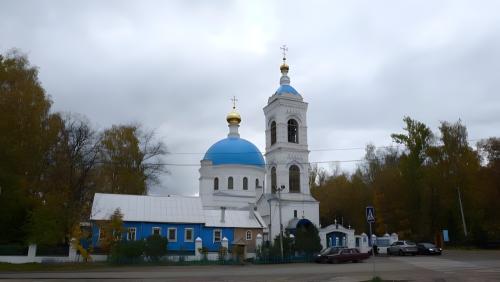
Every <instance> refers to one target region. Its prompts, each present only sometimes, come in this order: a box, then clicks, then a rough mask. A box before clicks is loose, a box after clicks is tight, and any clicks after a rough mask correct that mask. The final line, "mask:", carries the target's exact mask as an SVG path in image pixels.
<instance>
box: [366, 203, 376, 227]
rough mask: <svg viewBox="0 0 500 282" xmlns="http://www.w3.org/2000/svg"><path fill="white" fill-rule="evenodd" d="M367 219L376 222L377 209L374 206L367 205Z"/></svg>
mask: <svg viewBox="0 0 500 282" xmlns="http://www.w3.org/2000/svg"><path fill="white" fill-rule="evenodd" d="M366 221H368V222H370V223H373V222H375V209H374V208H373V207H372V206H368V207H366Z"/></svg>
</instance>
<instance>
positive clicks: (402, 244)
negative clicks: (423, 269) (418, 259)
mask: <svg viewBox="0 0 500 282" xmlns="http://www.w3.org/2000/svg"><path fill="white" fill-rule="evenodd" d="M417 252H418V248H417V245H416V244H415V243H413V242H411V241H405V240H401V241H396V242H394V243H392V244H391V245H390V246H389V248H387V255H388V256H390V255H400V256H404V255H407V254H410V255H412V256H414V255H416V254H417Z"/></svg>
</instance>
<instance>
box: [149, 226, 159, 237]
mask: <svg viewBox="0 0 500 282" xmlns="http://www.w3.org/2000/svg"><path fill="white" fill-rule="evenodd" d="M155 229H158V231H159V232H158V235H160V236H161V227H160V226H153V228H151V235H155Z"/></svg>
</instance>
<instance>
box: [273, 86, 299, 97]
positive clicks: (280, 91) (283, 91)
mask: <svg viewBox="0 0 500 282" xmlns="http://www.w3.org/2000/svg"><path fill="white" fill-rule="evenodd" d="M274 94H277V95H281V94H293V95H299V96H300V94H299V92H297V90H295V88H293V87H292V86H290V85H280V87H279V88H278V90H276V93H274Z"/></svg>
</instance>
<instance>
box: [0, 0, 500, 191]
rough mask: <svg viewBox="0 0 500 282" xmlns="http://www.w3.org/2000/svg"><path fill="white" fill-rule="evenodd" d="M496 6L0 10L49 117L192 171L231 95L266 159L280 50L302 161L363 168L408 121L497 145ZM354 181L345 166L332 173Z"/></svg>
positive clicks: (1, 41)
mask: <svg viewBox="0 0 500 282" xmlns="http://www.w3.org/2000/svg"><path fill="white" fill-rule="evenodd" d="M498 10H500V4H499V3H498V2H495V1H481V2H472V1H437V2H436V1H404V2H399V1H377V2H376V3H375V2H370V1H349V2H332V1H315V2H312V3H311V2H307V1H276V2H271V1H252V2H243V1H217V2H213V1H211V2H205V1H140V2H139V1H138V2H132V1H105V2H103V1H81V2H77V1H70V2H68V1H3V2H2V9H0V51H2V52H4V51H6V50H8V49H9V48H12V47H17V48H20V49H21V50H23V51H25V52H27V53H28V55H29V57H30V60H31V62H32V63H33V64H35V65H38V66H39V67H40V79H41V81H42V83H43V85H44V87H45V88H46V90H47V92H48V93H49V94H50V95H51V96H52V98H53V100H54V109H55V110H60V111H71V112H78V113H81V114H84V115H86V116H87V117H88V118H89V119H90V120H91V121H92V122H94V123H96V124H98V126H99V127H100V128H105V127H108V126H111V125H112V124H116V123H130V122H140V123H142V124H144V126H145V127H147V128H152V129H156V130H157V133H158V137H160V138H162V140H164V142H165V143H166V144H167V146H168V149H169V150H170V151H171V152H173V153H175V152H193V153H199V154H192V155H177V154H171V155H169V156H167V159H166V162H168V163H183V164H197V163H199V160H200V159H201V158H202V157H203V152H205V151H206V150H207V149H208V147H209V146H210V145H211V144H212V143H214V142H216V141H217V140H219V139H221V138H224V137H225V136H226V134H227V125H226V122H225V115H226V113H227V112H228V111H229V110H230V101H229V99H230V97H232V96H233V95H234V96H237V98H238V99H239V103H238V106H239V110H240V113H241V115H242V117H243V122H242V124H241V128H240V132H241V135H242V137H243V138H246V139H248V140H250V141H252V142H254V143H255V144H256V145H257V146H258V147H259V148H260V149H261V150H264V149H265V148H264V116H263V112H262V108H263V107H264V105H265V104H266V103H267V98H268V97H269V96H270V95H272V93H273V92H274V91H275V89H276V88H277V86H278V81H279V76H280V73H279V64H280V63H281V54H280V50H279V46H280V45H281V44H283V43H286V44H288V46H289V50H290V52H289V56H288V63H289V65H290V68H291V69H290V76H291V80H292V85H293V86H294V87H295V88H296V89H297V90H298V91H299V92H301V93H302V95H303V97H304V99H305V100H306V101H307V102H308V103H309V113H308V114H309V116H308V119H309V120H308V121H309V124H308V132H309V140H308V141H309V145H310V148H311V149H313V151H312V153H311V161H324V160H352V159H360V158H361V157H362V156H363V154H364V152H363V150H352V151H328V152H321V153H318V152H315V151H314V149H318V148H346V147H363V146H365V145H366V144H367V143H369V142H372V143H374V144H376V145H388V144H390V142H391V140H390V136H389V135H390V134H391V133H393V132H400V131H402V129H401V127H402V126H403V125H402V118H403V116H404V115H410V116H412V117H414V118H416V119H419V120H421V121H423V122H425V123H426V124H428V125H429V126H431V127H432V128H433V129H434V130H436V129H437V126H438V125H439V121H442V120H450V121H454V120H457V119H458V118H462V120H463V121H464V123H465V124H466V125H467V127H468V129H469V133H470V137H471V138H483V137H489V136H493V135H495V136H498V135H499V134H498V133H499V132H498V128H500V114H499V112H500V111H498V109H499V108H500V95H498V93H497V92H498V89H499V86H500V85H499V80H498V77H499V71H500V68H499V67H498V62H499V61H500V60H499V59H500V48H499V47H500V46H499V45H500V41H499V39H498V38H500V36H499V35H500V30H499V28H498V27H500V18H499V17H498V16H497V11H498ZM341 165H342V167H343V168H344V169H347V170H350V169H352V168H354V167H355V163H341ZM326 166H328V165H326ZM169 170H170V172H171V173H170V174H169V175H165V177H164V178H163V183H162V185H161V186H159V187H155V188H154V189H153V191H152V192H153V193H163V194H164V193H183V194H195V193H197V189H198V188H197V187H198V183H197V181H198V171H197V170H198V167H196V166H194V167H175V166H174V167H169Z"/></svg>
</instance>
